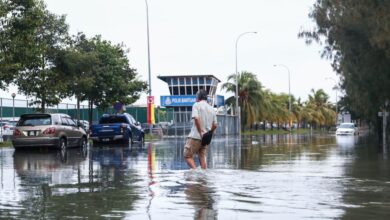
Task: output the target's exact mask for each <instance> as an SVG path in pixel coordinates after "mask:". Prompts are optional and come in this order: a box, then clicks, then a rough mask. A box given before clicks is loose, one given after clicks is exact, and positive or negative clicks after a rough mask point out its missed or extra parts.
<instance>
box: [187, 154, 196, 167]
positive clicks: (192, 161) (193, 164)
mask: <svg viewBox="0 0 390 220" xmlns="http://www.w3.org/2000/svg"><path fill="white" fill-rule="evenodd" d="M185 160H186V162H187V164H188V166H189V167H190V168H191V169H196V167H195V162H194V159H192V157H186V158H185Z"/></svg>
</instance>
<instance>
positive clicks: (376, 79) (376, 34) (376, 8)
mask: <svg viewBox="0 0 390 220" xmlns="http://www.w3.org/2000/svg"><path fill="white" fill-rule="evenodd" d="M309 16H310V17H311V18H312V19H313V20H314V21H315V22H316V24H317V27H316V28H315V29H314V30H312V31H302V32H301V33H300V34H299V36H300V37H305V38H306V40H307V42H308V43H311V42H312V41H316V42H319V43H321V44H322V45H324V50H323V56H325V57H327V58H330V59H332V60H333V64H332V65H333V68H334V69H335V70H336V71H337V72H338V73H339V74H340V76H341V80H342V88H343V89H344V90H345V92H346V95H347V96H348V100H349V101H350V102H349V104H350V106H351V107H352V108H353V109H354V110H355V111H356V112H357V113H358V115H361V116H363V117H364V118H366V119H368V120H370V121H372V122H374V123H375V122H376V117H377V116H376V115H377V112H378V111H379V110H380V109H381V108H383V106H384V103H385V100H389V99H390V86H389V85H390V65H389V61H390V28H389V27H390V2H389V1H381V0H371V1H363V0H344V1H339V0H317V1H316V3H315V4H314V7H313V9H312V12H311V13H310V15H309Z"/></svg>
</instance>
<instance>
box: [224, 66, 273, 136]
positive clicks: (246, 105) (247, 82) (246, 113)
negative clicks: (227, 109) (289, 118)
mask: <svg viewBox="0 0 390 220" xmlns="http://www.w3.org/2000/svg"><path fill="white" fill-rule="evenodd" d="M232 81H233V82H232ZM235 82H236V74H232V75H229V76H228V82H226V83H224V84H223V85H222V88H221V89H224V90H226V91H227V92H232V93H235V92H236V83H235ZM262 88H263V86H262V85H261V83H260V81H258V80H257V77H256V75H254V74H253V73H250V72H245V71H244V72H241V73H239V75H238V100H239V104H240V107H241V112H240V114H241V127H242V128H243V129H244V127H245V126H247V127H249V126H251V125H252V124H253V123H254V122H255V121H257V120H258V115H259V110H258V109H265V108H264V107H263V105H264V103H265V102H264V99H265V96H264V91H263V90H262ZM226 104H227V105H231V106H235V96H231V97H229V98H228V99H226Z"/></svg>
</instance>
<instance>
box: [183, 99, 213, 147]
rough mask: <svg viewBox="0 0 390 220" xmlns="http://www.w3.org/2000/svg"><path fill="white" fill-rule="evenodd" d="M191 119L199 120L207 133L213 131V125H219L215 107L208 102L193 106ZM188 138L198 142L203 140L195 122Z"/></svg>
mask: <svg viewBox="0 0 390 220" xmlns="http://www.w3.org/2000/svg"><path fill="white" fill-rule="evenodd" d="M191 118H192V119H194V118H199V120H200V127H201V128H202V130H203V131H205V132H207V131H209V130H211V126H212V125H213V123H217V114H216V113H215V111H214V109H213V107H211V105H209V104H208V103H207V102H206V100H201V101H199V102H196V103H195V104H194V105H193V106H192V115H191ZM188 137H190V138H194V139H198V140H200V139H202V138H201V137H200V135H199V132H198V130H197V129H196V126H195V122H193V123H192V128H191V132H190V134H189V135H188Z"/></svg>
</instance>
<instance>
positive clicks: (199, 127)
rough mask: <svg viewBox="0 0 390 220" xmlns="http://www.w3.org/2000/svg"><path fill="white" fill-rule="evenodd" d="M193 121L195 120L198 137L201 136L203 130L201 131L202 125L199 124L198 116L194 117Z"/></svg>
mask: <svg viewBox="0 0 390 220" xmlns="http://www.w3.org/2000/svg"><path fill="white" fill-rule="evenodd" d="M194 122H195V127H196V130H197V131H198V132H199V135H200V137H202V136H203V132H204V131H202V127H201V125H200V120H199V118H198V117H194Z"/></svg>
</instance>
